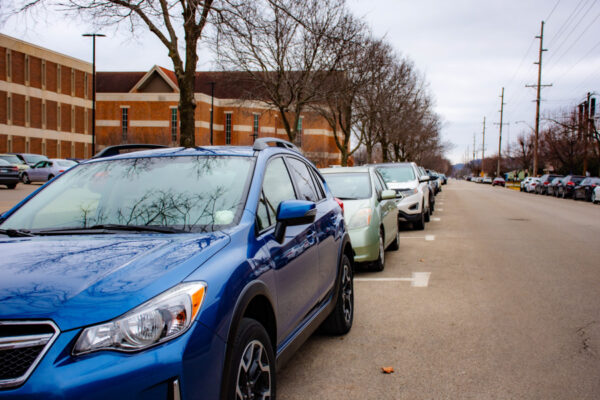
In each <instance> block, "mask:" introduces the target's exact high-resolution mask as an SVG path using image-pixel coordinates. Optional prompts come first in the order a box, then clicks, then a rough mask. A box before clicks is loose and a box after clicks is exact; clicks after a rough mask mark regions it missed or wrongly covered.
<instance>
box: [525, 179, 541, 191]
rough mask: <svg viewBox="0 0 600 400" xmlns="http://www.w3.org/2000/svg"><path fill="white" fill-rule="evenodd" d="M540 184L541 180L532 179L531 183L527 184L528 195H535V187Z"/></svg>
mask: <svg viewBox="0 0 600 400" xmlns="http://www.w3.org/2000/svg"><path fill="white" fill-rule="evenodd" d="M539 183H540V178H531V179H530V180H529V182H527V183H526V184H525V191H526V192H527V193H534V192H535V187H536V186H537V185H538V184H539Z"/></svg>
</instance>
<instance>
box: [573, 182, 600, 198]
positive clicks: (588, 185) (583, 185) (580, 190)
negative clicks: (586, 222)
mask: <svg viewBox="0 0 600 400" xmlns="http://www.w3.org/2000/svg"><path fill="white" fill-rule="evenodd" d="M596 186H600V178H596V177H587V178H585V179H584V180H582V181H581V182H580V183H579V185H577V186H575V188H574V189H573V199H574V200H579V199H581V200H585V201H592V193H593V192H594V189H595V188H596Z"/></svg>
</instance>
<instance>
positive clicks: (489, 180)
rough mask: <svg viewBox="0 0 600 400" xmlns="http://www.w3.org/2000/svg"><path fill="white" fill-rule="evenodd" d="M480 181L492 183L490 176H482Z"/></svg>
mask: <svg viewBox="0 0 600 400" xmlns="http://www.w3.org/2000/svg"><path fill="white" fill-rule="evenodd" d="M481 183H488V184H491V183H492V177H491V176H486V177H484V178H483V180H482V181H481Z"/></svg>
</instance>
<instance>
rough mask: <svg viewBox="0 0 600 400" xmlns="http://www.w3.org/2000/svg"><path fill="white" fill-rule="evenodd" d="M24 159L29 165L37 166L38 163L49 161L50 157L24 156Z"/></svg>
mask: <svg viewBox="0 0 600 400" xmlns="http://www.w3.org/2000/svg"><path fill="white" fill-rule="evenodd" d="M22 157H23V158H24V159H25V162H26V163H27V164H35V163H36V162H38V161H42V160H47V159H48V157H46V156H42V155H39V154H23V155H22Z"/></svg>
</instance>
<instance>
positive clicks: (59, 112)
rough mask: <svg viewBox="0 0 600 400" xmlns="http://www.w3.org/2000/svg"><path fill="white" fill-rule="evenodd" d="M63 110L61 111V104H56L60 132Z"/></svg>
mask: <svg viewBox="0 0 600 400" xmlns="http://www.w3.org/2000/svg"><path fill="white" fill-rule="evenodd" d="M61 114H62V113H61V110H60V103H57V104H56V130H57V131H60V126H61V120H62V118H61V117H62V115H61Z"/></svg>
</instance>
